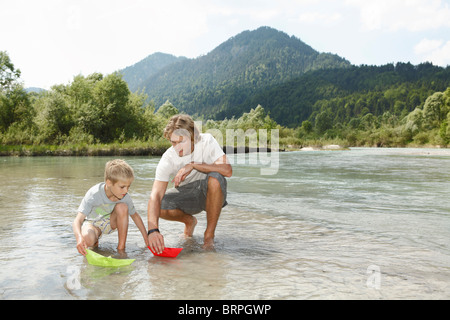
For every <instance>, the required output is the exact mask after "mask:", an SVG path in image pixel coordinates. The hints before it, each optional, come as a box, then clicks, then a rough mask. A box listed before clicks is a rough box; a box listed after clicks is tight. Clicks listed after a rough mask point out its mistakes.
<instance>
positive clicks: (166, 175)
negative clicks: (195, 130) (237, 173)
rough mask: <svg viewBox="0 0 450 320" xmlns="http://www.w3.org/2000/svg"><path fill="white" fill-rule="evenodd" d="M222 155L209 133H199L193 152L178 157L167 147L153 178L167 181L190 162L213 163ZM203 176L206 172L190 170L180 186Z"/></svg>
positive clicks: (201, 178)
mask: <svg viewBox="0 0 450 320" xmlns="http://www.w3.org/2000/svg"><path fill="white" fill-rule="evenodd" d="M224 155H225V153H224V152H223V149H222V148H221V147H220V145H219V143H218V142H217V141H216V139H214V137H213V136H212V135H211V134H209V133H201V134H200V139H199V141H198V142H197V143H196V144H195V145H194V152H193V153H191V154H189V155H186V156H184V157H180V156H179V155H178V153H177V152H176V151H175V149H174V147H171V148H169V149H168V150H167V151H166V152H165V153H164V155H163V156H162V158H161V160H160V161H159V164H158V167H157V168H156V175H155V180H157V181H162V182H169V181H171V179H173V178H174V177H175V176H176V174H177V173H178V171H180V169H181V168H183V167H184V166H186V165H187V164H189V163H191V162H195V163H206V164H214V163H215V162H216V161H217V160H219V159H220V158H221V157H223V156H224ZM205 178H206V173H203V172H200V171H197V170H192V172H191V174H190V175H188V176H187V177H186V180H184V181H183V182H182V183H181V184H180V186H183V185H186V184H188V183H191V182H194V181H197V180H203V179H205Z"/></svg>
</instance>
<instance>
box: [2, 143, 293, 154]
mask: <svg viewBox="0 0 450 320" xmlns="http://www.w3.org/2000/svg"><path fill="white" fill-rule="evenodd" d="M169 147H170V144H168V143H156V144H154V145H149V144H146V145H145V144H142V145H139V144H136V143H131V144H130V143H124V144H98V145H61V146H55V145H39V146H35V145H19V146H0V157H46V156H56V157H112V156H114V157H129V156H154V157H159V156H162V155H163V154H164V152H166V150H167V149H168V148H169ZM223 151H224V152H225V153H227V154H237V153H253V152H272V150H271V149H270V148H267V149H259V148H249V147H223ZM279 151H285V150H284V149H282V150H279Z"/></svg>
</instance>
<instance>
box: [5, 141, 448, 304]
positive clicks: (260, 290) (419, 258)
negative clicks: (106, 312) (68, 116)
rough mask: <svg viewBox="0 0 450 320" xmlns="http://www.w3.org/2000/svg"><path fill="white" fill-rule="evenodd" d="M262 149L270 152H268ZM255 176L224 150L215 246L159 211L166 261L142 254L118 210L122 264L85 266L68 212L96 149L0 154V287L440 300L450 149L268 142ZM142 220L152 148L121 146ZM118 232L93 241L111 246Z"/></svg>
mask: <svg viewBox="0 0 450 320" xmlns="http://www.w3.org/2000/svg"><path fill="white" fill-rule="evenodd" d="M272 156H275V154H272ZM276 156H277V157H278V163H277V166H278V167H277V172H276V174H274V175H261V170H260V167H259V166H258V165H257V164H255V163H254V162H252V161H251V158H250V157H252V155H248V154H247V155H239V156H236V157H237V158H236V157H235V158H234V165H233V169H234V174H233V177H232V178H230V179H228V192H229V194H228V202H229V205H228V206H227V207H226V208H225V209H224V210H223V212H222V215H221V218H220V221H219V225H218V228H217V230H216V249H215V251H213V252H205V251H203V250H202V249H201V245H202V240H203V239H202V235H203V231H204V229H205V225H206V216H205V214H204V213H203V214H200V215H199V216H197V218H198V220H199V224H198V226H197V228H196V230H195V234H194V237H193V238H192V239H189V240H185V239H182V238H180V234H181V233H182V232H183V226H182V225H181V224H179V223H175V222H168V221H161V223H160V229H161V231H162V233H163V234H164V236H165V239H166V245H168V246H171V247H183V248H184V250H183V252H182V253H181V254H180V256H179V257H178V258H177V259H168V258H159V257H154V256H153V255H152V254H151V253H150V251H149V250H148V249H147V248H145V245H144V242H143V240H142V237H141V235H140V233H139V231H138V229H137V228H136V226H135V225H134V223H133V222H132V220H131V219H130V227H129V235H128V241H127V250H126V252H127V255H128V257H129V258H133V259H136V261H135V262H134V263H133V264H132V265H131V266H129V267H124V268H112V269H111V268H101V267H95V266H91V265H89V264H88V263H87V261H86V259H85V258H84V257H83V256H81V255H80V254H78V252H77V250H76V242H75V238H74V236H73V232H72V227H71V224H72V221H73V219H74V218H75V215H76V210H77V208H78V205H79V203H80V201H81V199H82V198H83V196H84V194H85V193H86V191H87V190H88V189H89V188H90V187H91V186H93V185H94V184H96V183H98V182H101V181H102V180H103V169H104V165H105V163H106V162H107V161H108V160H110V159H111V158H106V157H80V158H77V157H61V158H60V157H36V158H15V157H5V158H0V178H1V180H2V181H3V186H2V187H1V188H0V218H1V219H0V249H1V250H0V299H162V300H169V299H170V300H176V299H182V300H185V299H187V300H191V299H192V300H201V299H217V300H230V299H237V300H240V299H252V300H258V299H277V300H278V299H286V300H291V299H295V300H297V299H449V298H450V247H449V244H450V241H449V239H450V196H449V194H450V150H446V149H370V148H367V149H366V148H354V149H351V150H350V151H311V152H304V151H302V152H289V153H279V154H276ZM125 159H126V160H127V161H128V163H129V164H130V165H131V166H132V167H133V168H134V170H135V175H136V179H135V181H134V183H133V185H132V187H131V190H130V195H131V196H132V198H133V200H134V202H135V205H136V208H137V210H138V212H139V213H140V215H141V216H142V218H143V220H144V221H145V224H146V217H147V213H146V209H147V201H148V197H149V194H150V191H151V188H152V184H153V181H154V180H153V179H154V175H155V169H156V166H157V164H158V161H159V159H160V158H158V157H129V158H125ZM116 245H117V233H116V234H113V235H109V236H104V237H103V238H102V239H101V241H100V246H99V248H98V249H97V252H99V253H101V254H103V255H105V256H113V257H114V256H116V250H115V247H116Z"/></svg>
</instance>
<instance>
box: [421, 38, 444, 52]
mask: <svg viewBox="0 0 450 320" xmlns="http://www.w3.org/2000/svg"><path fill="white" fill-rule="evenodd" d="M442 43H444V41H443V40H428V39H423V40H422V41H420V42H419V43H418V44H417V45H416V46H415V47H414V52H415V53H416V54H426V53H430V52H432V51H435V50H437V49H439V48H440V47H441V46H442Z"/></svg>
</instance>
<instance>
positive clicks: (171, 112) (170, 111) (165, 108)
mask: <svg viewBox="0 0 450 320" xmlns="http://www.w3.org/2000/svg"><path fill="white" fill-rule="evenodd" d="M179 113H180V111H179V110H178V109H177V108H175V107H174V105H173V104H172V103H171V102H170V101H169V100H167V101H166V102H165V103H164V104H163V105H162V106H161V107H159V109H158V111H157V112H156V114H157V115H159V116H161V117H163V118H164V119H170V118H171V117H173V116H175V115H177V114H179Z"/></svg>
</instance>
